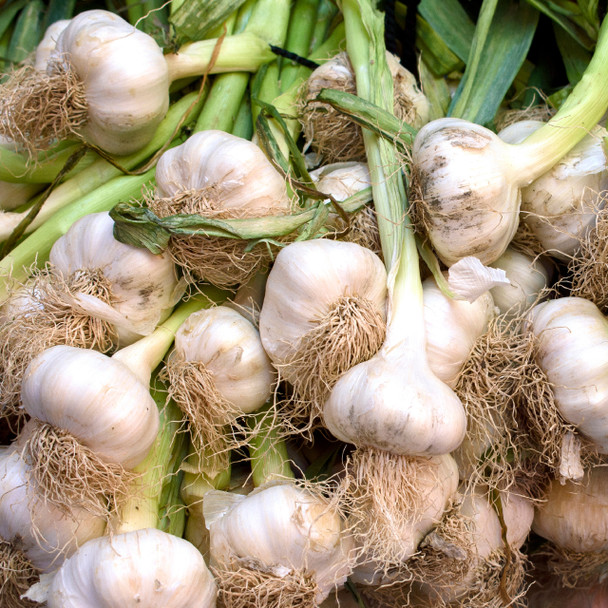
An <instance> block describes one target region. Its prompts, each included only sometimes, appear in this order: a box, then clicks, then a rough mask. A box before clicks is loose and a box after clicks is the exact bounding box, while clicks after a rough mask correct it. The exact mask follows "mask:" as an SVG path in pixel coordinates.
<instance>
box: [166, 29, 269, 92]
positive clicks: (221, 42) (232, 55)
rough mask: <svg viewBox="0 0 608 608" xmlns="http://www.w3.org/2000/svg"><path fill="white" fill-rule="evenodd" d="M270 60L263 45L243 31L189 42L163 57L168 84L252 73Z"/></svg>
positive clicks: (267, 45)
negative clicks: (180, 80)
mask: <svg viewBox="0 0 608 608" xmlns="http://www.w3.org/2000/svg"><path fill="white" fill-rule="evenodd" d="M274 58H275V54H274V53H273V52H272V51H271V49H270V45H269V44H268V43H267V42H265V41H264V40H262V39H261V38H259V37H258V36H255V35H254V34H251V33H247V32H243V33H242V34H234V35H232V36H227V37H225V38H224V39H219V38H214V39H211V40H200V41H197V42H189V43H187V44H185V45H183V46H182V47H181V48H180V49H179V50H178V51H177V52H176V53H171V54H169V55H165V61H166V62H167V67H168V69H169V80H170V82H175V81H176V80H179V79H180V78H191V77H196V76H202V75H203V74H206V73H211V74H221V73H224V72H255V71H256V70H257V69H258V68H259V67H260V66H261V65H262V64H264V63H268V62H269V61H272V60H273V59H274Z"/></svg>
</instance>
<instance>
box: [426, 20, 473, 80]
mask: <svg viewBox="0 0 608 608" xmlns="http://www.w3.org/2000/svg"><path fill="white" fill-rule="evenodd" d="M416 48H417V49H418V51H419V52H420V56H421V57H422V59H423V60H424V61H425V62H426V64H427V65H428V66H429V68H430V69H431V70H432V72H433V73H434V74H436V75H437V76H445V75H446V74H449V73H450V72H454V71H457V70H462V69H463V68H464V62H463V61H462V60H461V59H459V58H458V57H457V56H456V55H455V54H454V53H452V51H451V50H450V49H449V48H448V47H447V45H446V44H445V42H444V41H443V40H442V39H441V36H439V35H438V34H437V32H436V31H435V30H434V29H433V28H432V27H431V26H430V25H429V24H428V23H427V22H426V21H425V20H424V19H423V18H422V17H420V15H417V19H416Z"/></svg>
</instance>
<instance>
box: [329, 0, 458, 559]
mask: <svg viewBox="0 0 608 608" xmlns="http://www.w3.org/2000/svg"><path fill="white" fill-rule="evenodd" d="M342 10H343V15H344V19H345V24H346V35H347V51H348V53H349V56H350V59H351V62H352V64H353V66H354V69H355V74H356V80H357V93H358V94H359V95H360V96H361V97H363V98H364V99H366V100H369V101H372V102H374V103H376V104H377V105H380V106H381V107H383V108H385V109H389V110H391V109H392V101H391V104H390V107H388V108H387V105H388V100H387V97H388V99H392V96H391V95H390V94H389V92H390V91H391V90H392V79H391V77H390V72H389V70H388V67H387V66H386V62H385V51H384V46H383V34H382V32H383V29H382V16H381V14H380V13H378V12H376V10H375V9H373V8H372V7H371V6H370V5H369V4H367V3H364V2H356V1H354V0H349V1H348V2H344V3H343V6H342ZM363 24H365V25H363ZM363 137H364V139H365V145H366V153H367V158H368V165H369V169H370V175H371V183H372V190H373V197H374V204H375V207H376V211H377V217H378V224H379V231H380V237H381V242H382V251H383V257H384V261H385V264H386V266H387V268H388V269H389V271H388V280H387V283H388V294H389V299H388V322H387V329H386V336H385V339H384V342H383V344H382V346H381V348H380V350H379V351H378V352H377V353H376V354H375V355H374V356H372V357H371V358H369V359H368V360H367V361H364V362H362V363H359V364H357V365H355V366H353V367H351V368H350V369H349V370H348V371H347V372H346V373H344V374H343V375H342V376H341V377H340V378H339V379H338V381H337V382H336V383H335V385H334V387H333V389H332V391H331V393H330V395H329V398H328V399H327V401H326V403H325V405H324V407H323V412H322V420H323V422H324V425H325V426H326V428H327V429H328V430H329V431H330V432H331V433H332V434H333V435H334V436H335V437H336V438H338V439H340V440H341V441H344V442H347V443H351V444H354V445H355V446H356V448H357V449H356V450H355V452H354V453H353V457H352V458H351V459H350V460H349V462H348V463H347V465H346V475H345V477H344V484H343V488H344V491H343V495H344V499H345V500H346V501H347V504H348V506H349V507H350V508H351V511H350V519H351V522H352V524H351V525H352V526H353V529H354V531H355V534H356V537H357V542H358V544H359V546H360V548H361V551H362V554H363V555H366V556H367V558H368V559H371V560H372V561H375V562H377V568H378V570H379V571H383V570H384V569H386V568H390V567H393V566H395V565H398V564H400V563H401V562H402V560H403V559H405V558H407V556H408V555H407V552H406V551H404V545H403V542H402V539H401V538H400V535H401V534H407V536H408V537H410V535H411V523H412V522H411V518H407V517H405V518H404V517H403V516H402V515H401V511H403V509H404V504H403V503H404V502H407V503H408V507H409V509H408V510H406V512H407V513H415V512H416V510H417V509H416V507H417V505H419V504H423V503H424V501H425V492H427V487H428V486H427V484H426V483H424V482H422V480H421V479H420V478H419V477H418V475H417V474H414V475H413V476H412V474H411V473H412V471H417V470H418V465H420V466H421V467H423V468H429V469H430V474H431V475H435V476H436V477H435V483H436V485H437V487H438V488H437V491H438V493H440V494H441V497H440V498H437V499H434V500H433V503H434V504H436V505H437V506H438V508H437V511H438V512H439V513H438V514H436V515H435V519H438V517H439V516H440V514H441V512H442V511H443V510H445V509H446V508H447V506H448V505H449V501H450V498H451V494H452V493H453V491H454V490H455V485H456V482H455V476H456V471H455V467H453V464H452V466H451V467H450V466H446V465H445V464H444V465H443V466H441V464H440V463H441V462H442V461H443V460H445V458H446V455H447V454H448V453H449V452H451V451H452V450H454V449H455V448H456V447H457V446H458V445H459V444H460V443H461V441H462V440H463V437H464V434H465V426H466V418H465V412H464V409H463V407H462V404H461V403H460V400H459V399H458V397H457V396H456V395H455V394H454V392H453V391H452V390H451V389H450V388H449V387H448V386H447V385H446V384H444V383H443V382H441V381H440V380H439V379H438V378H437V377H436V376H435V375H434V374H433V373H432V372H431V370H430V367H429V364H428V360H427V357H426V354H425V353H426V335H425V329H424V314H423V308H424V305H423V299H422V285H421V281H420V273H419V267H418V256H417V252H416V244H415V242H414V236H413V234H412V233H411V231H410V230H409V228H408V226H407V214H406V213H405V201H406V199H405V192H404V186H403V182H402V179H401V176H400V173H399V171H398V167H399V162H398V159H397V158H396V155H395V151H394V149H393V148H392V146H391V145H390V144H388V143H386V142H383V141H381V140H380V139H379V137H378V136H377V135H375V134H373V133H372V132H370V131H367V130H364V131H363ZM435 457H442V458H435ZM452 484H453V485H452ZM400 497H403V498H400ZM435 500H436V503H435ZM404 520H405V521H404ZM395 522H398V524H404V525H402V526H400V525H395ZM431 525H433V524H432V522H431ZM414 549H415V547H414Z"/></svg>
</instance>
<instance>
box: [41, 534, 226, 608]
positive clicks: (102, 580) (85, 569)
mask: <svg viewBox="0 0 608 608" xmlns="http://www.w3.org/2000/svg"><path fill="white" fill-rule="evenodd" d="M216 594H217V590H216V586H215V581H214V580H213V576H212V575H211V573H210V571H209V569H208V568H207V566H206V564H205V561H204V559H203V556H202V555H201V554H200V553H199V552H198V550H197V549H196V548H195V547H194V546H193V545H191V544H190V543H189V542H188V541H185V540H183V539H181V538H178V537H177V536H173V535H171V534H167V533H166V532H162V531H160V530H156V529H153V528H147V529H143V530H136V531H133V532H127V533H124V534H115V535H112V536H104V537H101V538H97V539H95V540H92V541H89V542H88V543H86V544H85V545H83V546H82V547H80V549H79V550H78V551H77V552H76V553H75V554H74V555H73V556H72V557H71V558H70V559H68V560H66V562H65V563H64V564H63V565H62V567H61V568H60V569H59V570H58V571H57V573H56V574H55V576H54V578H53V580H52V582H51V585H50V587H49V589H48V595H47V605H48V607H49V608H116V607H117V606H135V605H141V606H146V607H147V608H213V607H215V599H216Z"/></svg>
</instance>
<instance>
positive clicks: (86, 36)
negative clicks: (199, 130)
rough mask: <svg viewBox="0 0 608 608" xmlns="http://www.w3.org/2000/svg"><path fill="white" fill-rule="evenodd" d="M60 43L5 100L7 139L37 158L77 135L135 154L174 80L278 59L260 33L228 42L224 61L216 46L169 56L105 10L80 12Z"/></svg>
mask: <svg viewBox="0 0 608 608" xmlns="http://www.w3.org/2000/svg"><path fill="white" fill-rule="evenodd" d="M54 42H55V48H54V49H53V50H52V51H50V52H49V49H48V45H47V44H46V42H45V44H44V45H43V47H42V48H41V55H42V57H40V58H39V61H37V68H38V69H37V68H34V67H26V68H23V69H22V70H20V71H17V72H15V74H14V75H13V77H12V78H11V79H9V80H8V81H7V82H6V83H5V84H4V85H3V87H2V94H1V95H0V99H1V103H0V115H1V116H2V120H1V121H0V123H1V125H2V132H3V134H4V135H6V136H7V137H9V138H10V139H11V140H13V141H15V142H18V143H19V144H20V145H22V146H23V147H24V148H25V149H27V150H29V151H31V152H34V151H35V150H37V149H41V148H44V147H48V146H50V145H52V144H53V143H55V142H56V141H61V140H64V139H67V138H70V137H72V138H73V137H75V136H76V137H82V138H84V139H85V140H86V141H87V142H89V143H90V144H93V145H95V146H97V147H99V148H101V149H103V150H105V151H106V152H109V153H110V154H115V155H126V154H130V153H132V152H134V151H136V150H138V149H139V148H142V147H143V146H144V145H146V143H148V141H149V140H150V139H151V137H152V135H153V134H154V131H155V129H156V127H157V126H158V124H159V122H160V121H161V120H162V118H163V117H164V115H165V113H166V111H167V108H168V106H169V85H170V83H171V82H173V81H176V80H178V79H181V78H185V77H190V76H198V75H202V74H204V73H206V72H207V71H208V70H209V69H211V71H215V72H221V71H236V70H252V71H255V70H256V69H257V68H258V67H259V66H260V65H261V64H263V63H266V62H268V61H271V60H272V59H273V58H274V54H273V53H272V51H271V50H270V47H269V45H268V44H266V43H265V42H264V41H262V40H261V39H259V38H258V37H256V36H254V35H252V34H241V35H240V36H234V37H227V38H226V39H225V40H223V41H222V42H221V50H220V53H219V55H218V57H217V58H213V53H214V49H215V47H216V44H218V41H216V40H207V41H202V42H192V43H188V44H186V45H184V46H183V47H182V48H180V49H179V51H178V52H177V53H170V54H167V55H163V51H162V49H161V48H160V47H159V46H158V45H157V43H156V42H155V41H154V39H153V38H151V37H150V36H148V35H147V34H145V33H143V32H142V31H140V30H138V29H136V28H135V27H133V26H132V25H130V24H129V23H127V22H126V21H124V20H123V19H121V18H120V17H119V16H118V15H116V14H113V13H110V12H108V11H104V10H90V11H85V12H83V13H80V14H79V15H77V16H76V17H74V18H73V19H71V20H70V22H69V24H66V26H65V27H64V28H63V29H62V30H61V32H60V33H59V34H58V35H57V36H56V39H55V40H54ZM51 44H52V40H51ZM93 55H94V56H95V57H96V58H97V60H96V62H94V63H91V61H90V57H91V56H93ZM47 57H48V59H46V58H47ZM125 57H128V58H129V60H128V61H125ZM212 58H213V59H214V61H213V67H210V66H211V62H212ZM45 59H46V66H45V70H44V71H43V70H42V69H40V68H42V66H43V65H44V63H45ZM40 108H44V109H43V111H40Z"/></svg>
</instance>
